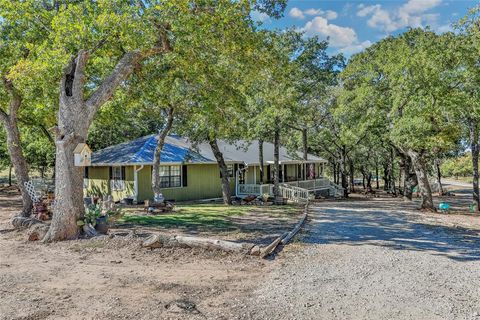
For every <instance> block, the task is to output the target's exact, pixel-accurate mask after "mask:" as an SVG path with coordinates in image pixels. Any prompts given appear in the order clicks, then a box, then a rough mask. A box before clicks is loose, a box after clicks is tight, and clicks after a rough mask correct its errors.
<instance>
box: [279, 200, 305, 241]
mask: <svg viewBox="0 0 480 320" xmlns="http://www.w3.org/2000/svg"><path fill="white" fill-rule="evenodd" d="M307 216H308V204H306V205H305V210H304V212H303V216H302V218H301V219H300V221H299V222H298V223H297V224H296V225H295V227H293V229H292V231H290V232H289V233H288V234H287V236H286V237H285V238H283V239H282V244H284V245H285V244H287V243H288V242H289V241H290V240H291V239H292V238H293V237H294V236H295V235H296V234H297V233H298V231H300V229H301V228H302V225H303V223H304V222H305V220H306V219H307Z"/></svg>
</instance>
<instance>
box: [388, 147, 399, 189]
mask: <svg viewBox="0 0 480 320" xmlns="http://www.w3.org/2000/svg"><path fill="white" fill-rule="evenodd" d="M388 180H389V181H390V184H391V185H390V187H391V189H392V194H394V195H397V189H396V187H395V155H394V150H393V148H391V149H390V166H389V178H388Z"/></svg>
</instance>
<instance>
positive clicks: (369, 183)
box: [366, 172, 372, 190]
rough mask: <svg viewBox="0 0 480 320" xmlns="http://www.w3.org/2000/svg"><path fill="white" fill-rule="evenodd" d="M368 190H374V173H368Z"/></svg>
mask: <svg viewBox="0 0 480 320" xmlns="http://www.w3.org/2000/svg"><path fill="white" fill-rule="evenodd" d="M366 177H367V188H368V189H369V190H370V189H372V173H370V172H367V175H366Z"/></svg>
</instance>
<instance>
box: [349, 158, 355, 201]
mask: <svg viewBox="0 0 480 320" xmlns="http://www.w3.org/2000/svg"><path fill="white" fill-rule="evenodd" d="M349 165H350V192H351V193H354V192H355V181H354V180H355V167H354V165H353V161H352V160H350V161H349Z"/></svg>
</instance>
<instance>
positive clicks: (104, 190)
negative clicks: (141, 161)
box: [86, 164, 235, 202]
mask: <svg viewBox="0 0 480 320" xmlns="http://www.w3.org/2000/svg"><path fill="white" fill-rule="evenodd" d="M88 175H89V185H88V188H87V190H86V194H87V195H97V196H101V195H104V194H112V196H113V199H114V200H115V201H119V200H121V199H123V198H125V197H127V196H132V195H133V194H134V193H135V192H134V168H133V166H127V167H125V176H126V181H125V187H126V189H125V190H123V191H111V190H110V180H109V175H110V173H109V167H90V168H89V173H88ZM151 185H152V166H144V167H143V169H142V170H140V171H139V172H138V201H139V202H141V201H145V200H146V199H153V191H152V186H151ZM234 187H235V179H234V178H231V182H230V188H231V191H232V195H234V194H235V189H234ZM162 192H163V195H164V197H165V198H166V199H174V200H175V201H187V200H199V199H210V198H219V197H221V196H222V189H221V180H220V173H219V169H218V166H217V165H216V164H192V165H187V186H186V187H178V188H164V189H162Z"/></svg>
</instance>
